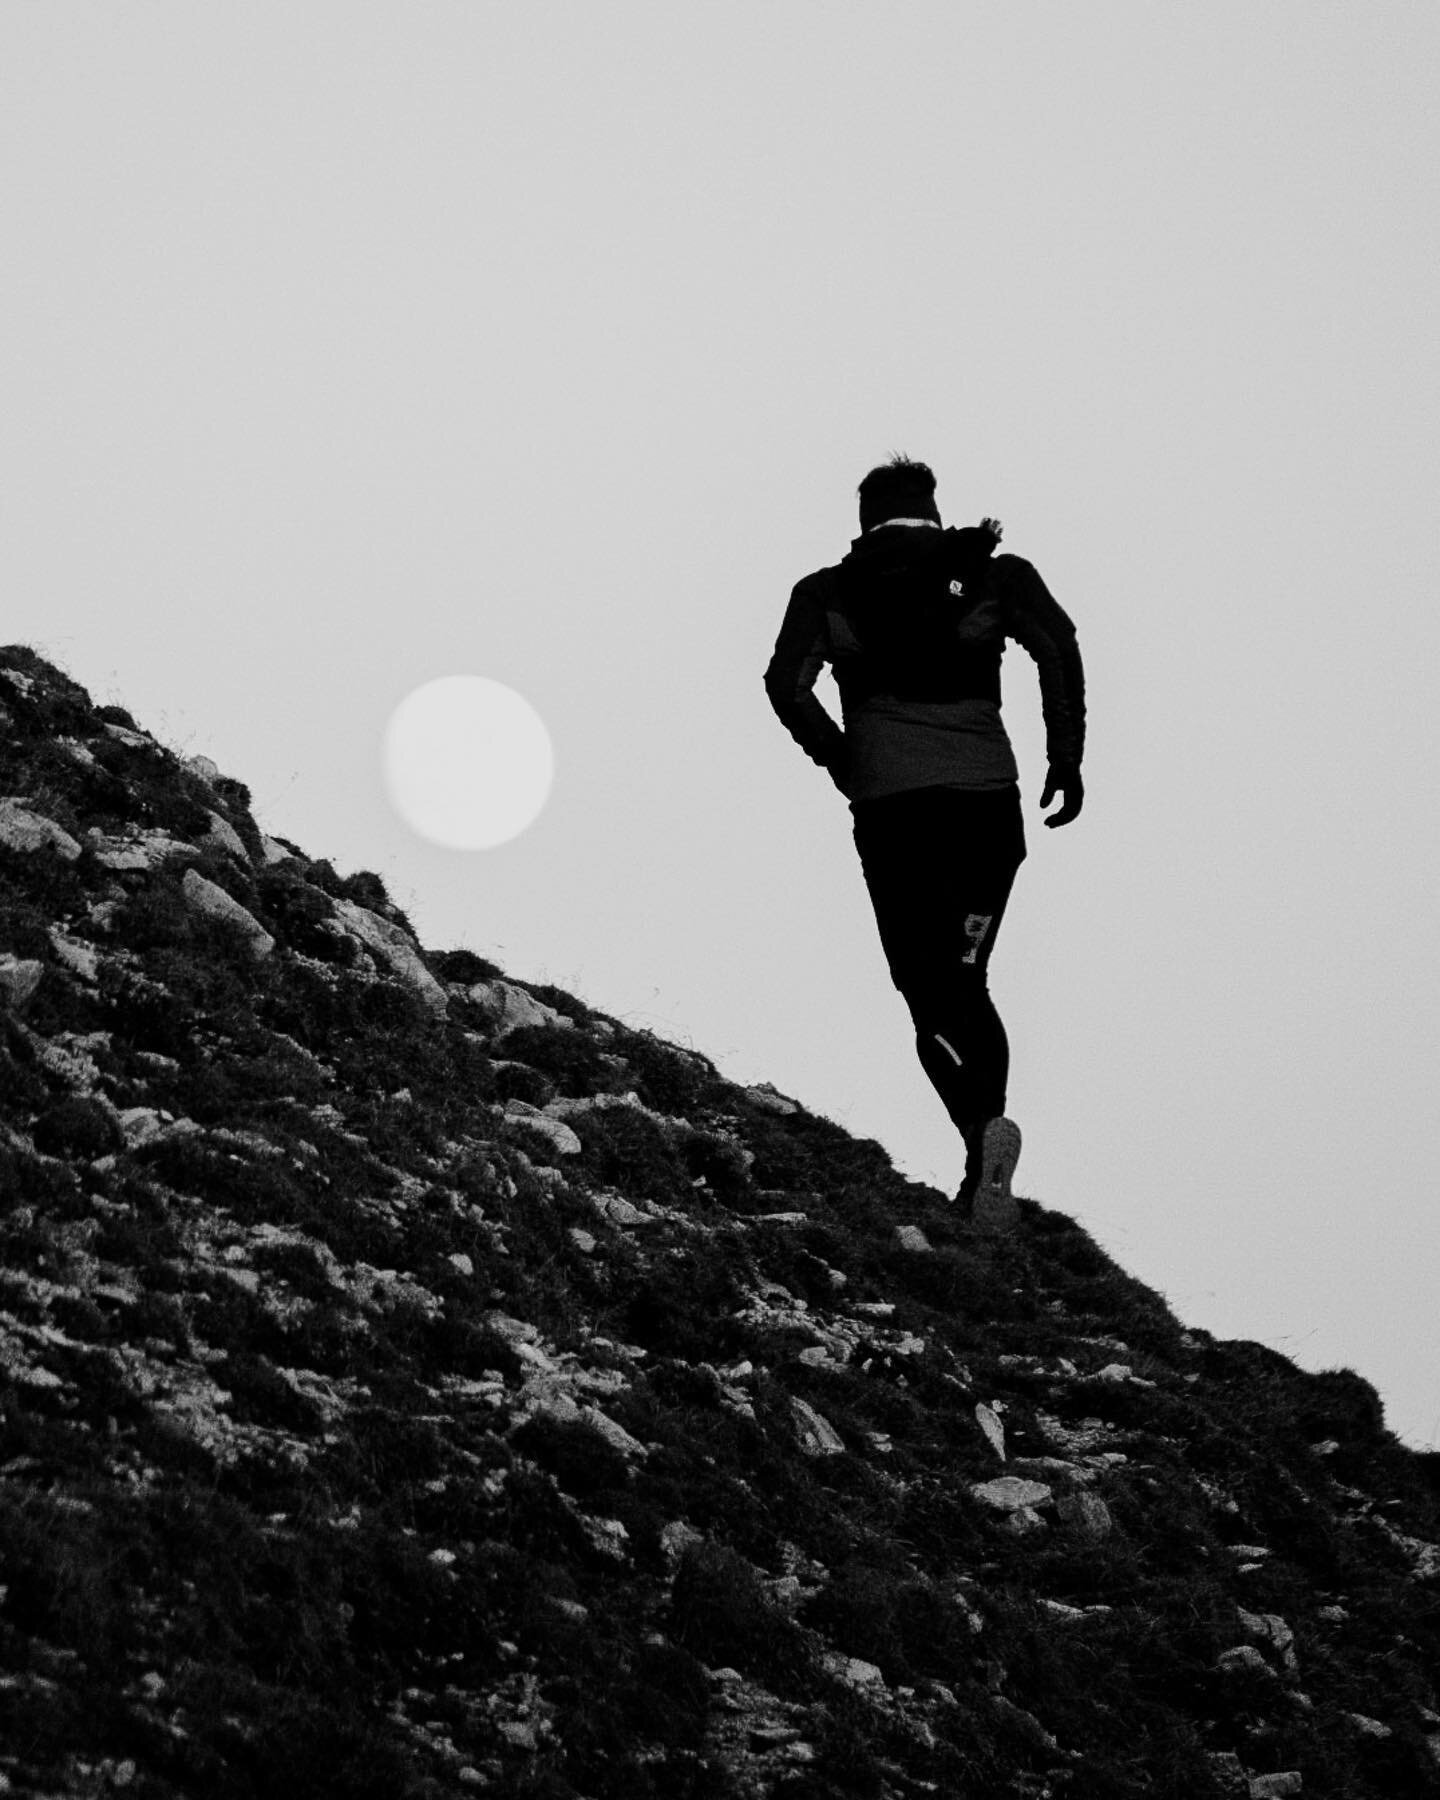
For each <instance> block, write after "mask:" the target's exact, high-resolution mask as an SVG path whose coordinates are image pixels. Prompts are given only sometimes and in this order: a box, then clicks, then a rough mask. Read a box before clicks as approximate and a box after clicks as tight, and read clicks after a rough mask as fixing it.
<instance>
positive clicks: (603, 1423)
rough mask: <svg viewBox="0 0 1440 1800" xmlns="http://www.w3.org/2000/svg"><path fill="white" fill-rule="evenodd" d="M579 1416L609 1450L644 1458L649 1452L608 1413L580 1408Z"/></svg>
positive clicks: (597, 1409) (593, 1408) (586, 1407)
mask: <svg viewBox="0 0 1440 1800" xmlns="http://www.w3.org/2000/svg"><path fill="white" fill-rule="evenodd" d="M580 1412H581V1415H582V1416H583V1417H584V1419H585V1420H586V1421H587V1423H588V1424H589V1425H590V1428H591V1429H592V1430H593V1431H597V1432H599V1434H600V1436H601V1437H602V1438H604V1440H605V1442H606V1443H607V1444H609V1445H610V1447H611V1449H613V1450H618V1451H619V1452H620V1454H621V1455H622V1456H639V1457H646V1456H648V1455H649V1454H650V1452H649V1451H648V1450H647V1449H646V1448H645V1446H644V1444H642V1443H641V1442H640V1440H639V1438H637V1437H632V1436H631V1434H630V1433H629V1432H628V1431H627V1430H626V1429H625V1427H624V1426H623V1425H620V1424H617V1423H616V1421H615V1420H614V1419H612V1418H611V1417H610V1415H609V1414H608V1413H603V1412H601V1410H600V1408H599V1407H598V1406H589V1405H586V1406H582V1407H581V1408H580Z"/></svg>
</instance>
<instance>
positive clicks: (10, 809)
mask: <svg viewBox="0 0 1440 1800" xmlns="http://www.w3.org/2000/svg"><path fill="white" fill-rule="evenodd" d="M0 844H4V845H5V846H6V847H7V848H8V849H11V850H26V851H30V850H42V849H44V848H46V847H47V846H48V847H49V848H50V849H52V850H55V851H57V852H58V853H59V855H61V856H62V857H64V859H65V861H66V862H74V861H75V859H76V857H77V856H79V854H80V846H79V844H77V843H76V842H75V840H74V838H73V837H71V835H70V833H69V832H68V831H66V830H65V829H64V827H63V826H60V825H57V824H56V823H55V821H54V820H53V819H47V818H46V817H45V815H44V814H43V813H37V812H32V811H31V809H30V808H29V807H28V806H26V805H25V804H24V803H23V801H20V800H13V799H12V800H6V799H0Z"/></svg>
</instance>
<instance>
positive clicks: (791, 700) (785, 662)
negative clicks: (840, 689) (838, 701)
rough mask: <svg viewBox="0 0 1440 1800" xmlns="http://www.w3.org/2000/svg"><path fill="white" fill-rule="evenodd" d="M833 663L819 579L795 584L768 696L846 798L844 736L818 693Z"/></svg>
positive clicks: (767, 678)
mask: <svg viewBox="0 0 1440 1800" xmlns="http://www.w3.org/2000/svg"><path fill="white" fill-rule="evenodd" d="M828 660H829V656H828V643H827V639H826V634H825V607H824V603H823V599H822V596H821V595H820V594H819V593H818V592H817V591H816V577H815V576H807V577H806V578H805V580H803V581H800V582H797V583H796V585H795V589H794V591H793V592H792V594H791V595H790V604H789V605H788V606H787V607H786V609H785V617H784V620H783V621H782V623H781V626H780V635H779V636H778V637H777V638H776V640H775V650H774V653H773V654H772V656H771V658H770V662H769V664H768V666H767V668H766V670H765V692H766V694H767V695H768V696H769V699H770V704H771V706H773V707H774V709H775V713H776V716H777V717H778V718H779V720H780V723H781V724H782V725H783V726H784V727H785V729H786V730H787V731H788V732H789V733H790V735H791V737H793V738H794V739H795V742H796V743H797V744H799V746H800V748H801V749H802V750H803V751H804V752H805V754H806V755H807V756H808V757H809V758H810V759H811V761H812V762H817V763H819V765H820V767H821V768H822V769H824V770H825V771H826V772H827V773H828V774H829V776H830V778H831V780H832V781H833V782H834V783H835V785H836V787H838V788H839V789H840V791H841V793H844V791H845V775H846V744H845V733H844V732H843V731H842V730H841V729H840V727H839V726H838V725H837V724H836V723H835V721H834V719H832V718H831V716H830V714H829V713H828V712H827V711H826V710H825V708H824V706H823V705H821V703H820V700H819V697H818V696H817V695H816V693H815V683H816V681H817V679H818V678H819V675H820V671H821V670H822V669H823V668H824V667H825V664H826V662H827V661H828Z"/></svg>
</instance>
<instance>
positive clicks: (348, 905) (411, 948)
mask: <svg viewBox="0 0 1440 1800" xmlns="http://www.w3.org/2000/svg"><path fill="white" fill-rule="evenodd" d="M335 916H336V917H337V918H338V919H339V920H340V922H341V923H342V924H343V925H344V927H345V929H346V930H347V931H348V932H349V933H350V934H351V936H352V937H355V938H358V939H359V940H360V942H361V943H362V944H364V946H365V947H366V949H367V950H372V951H374V952H375V954H376V955H377V956H378V957H380V959H381V960H382V962H384V963H386V964H387V965H388V966H389V968H390V971H391V973H392V974H394V975H398V976H399V978H400V979H401V980H402V981H404V982H406V983H407V984H408V985H409V986H410V987H412V988H413V989H414V990H415V992H416V993H417V994H418V995H419V996H420V998H421V999H422V1000H423V1001H424V1002H425V1005H426V1006H427V1007H428V1008H429V1009H430V1011H431V1012H432V1013H433V1014H434V1015H435V1017H436V1018H441V1019H443V1018H444V1016H445V1013H446V1009H447V1008H448V1007H449V1004H450V1002H449V1001H448V999H447V998H446V996H445V989H444V987H443V986H442V985H441V984H440V983H439V982H438V981H437V980H436V979H435V977H434V976H433V975H432V974H431V973H430V971H429V970H428V969H427V968H426V967H425V964H424V963H423V962H422V961H421V958H420V952H419V950H418V948H417V947H416V945H415V942H414V940H413V939H412V938H411V936H410V935H409V933H408V932H406V931H405V930H403V929H402V928H401V927H400V926H399V925H396V924H395V923H394V921H393V920H391V919H382V918H381V917H380V915H379V913H373V912H371V911H370V910H369V908H368V907H364V906H357V905H356V904H355V902H354V901H353V900H337V901H336V902H335Z"/></svg>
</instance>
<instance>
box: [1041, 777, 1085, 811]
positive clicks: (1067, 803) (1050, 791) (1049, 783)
mask: <svg viewBox="0 0 1440 1800" xmlns="http://www.w3.org/2000/svg"><path fill="white" fill-rule="evenodd" d="M1060 794H1063V795H1064V804H1063V805H1062V806H1061V808H1060V810H1059V812H1055V813H1051V814H1050V816H1049V817H1048V818H1047V819H1046V821H1045V823H1046V824H1047V825H1068V824H1069V823H1070V821H1071V820H1072V819H1073V818H1075V817H1076V816H1077V815H1078V814H1079V811H1080V808H1081V807H1082V806H1083V805H1084V804H1085V783H1084V782H1083V781H1082V780H1081V779H1080V771H1079V769H1078V768H1075V767H1073V766H1067V765H1066V764H1064V763H1051V765H1050V768H1049V771H1048V773H1047V774H1046V777H1045V792H1044V793H1043V794H1042V795H1041V796H1040V807H1041V810H1042V811H1043V810H1044V809H1045V808H1046V807H1047V806H1048V805H1049V804H1050V802H1051V801H1052V800H1053V799H1055V798H1056V796H1057V795H1060Z"/></svg>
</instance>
